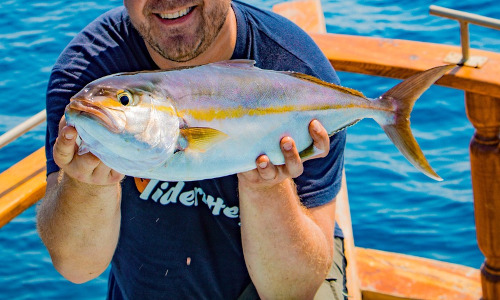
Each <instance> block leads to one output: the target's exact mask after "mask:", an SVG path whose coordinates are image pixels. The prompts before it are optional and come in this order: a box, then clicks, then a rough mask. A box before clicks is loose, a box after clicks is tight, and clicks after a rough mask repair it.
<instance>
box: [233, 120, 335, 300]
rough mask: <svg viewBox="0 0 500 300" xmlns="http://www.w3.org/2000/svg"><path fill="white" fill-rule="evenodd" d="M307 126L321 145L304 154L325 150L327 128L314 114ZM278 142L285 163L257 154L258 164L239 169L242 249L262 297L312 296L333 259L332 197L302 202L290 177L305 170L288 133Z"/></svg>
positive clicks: (328, 147) (333, 213)
mask: <svg viewBox="0 0 500 300" xmlns="http://www.w3.org/2000/svg"><path fill="white" fill-rule="evenodd" d="M309 132H310V135H311V137H312V138H313V141H314V146H315V147H316V148H318V149H319V150H321V151H323V152H322V153H321V154H319V155H316V156H313V157H310V158H309V159H312V158H316V157H324V156H326V155H327V154H328V152H329V150H330V139H329V138H328V133H327V132H326V130H325V129H324V128H323V126H322V125H321V124H320V123H319V122H318V121H317V120H313V121H312V122H311V123H310V124H309ZM280 145H281V149H282V152H283V155H284V156H285V164H284V165H280V166H275V165H273V164H271V163H270V161H269V158H268V157H267V156H265V155H261V156H260V157H258V158H257V160H256V163H257V169H255V170H252V171H248V172H245V173H240V174H238V192H239V197H240V219H241V238H242V246H243V253H244V256H245V262H246V264H247V267H248V271H249V274H250V277H251V278H252V282H253V283H254V284H255V287H256V288H257V291H258V293H259V295H260V297H261V298H263V299H265V298H267V299H277V298H280V299H312V298H313V297H314V295H315V293H316V291H317V290H318V288H319V286H320V285H321V282H322V281H323V280H324V279H325V276H326V274H327V272H328V270H329V268H330V266H331V263H332V259H333V231H334V227H335V222H334V216H335V201H331V202H330V203H327V204H324V205H321V206H317V207H314V208H306V207H304V206H302V204H301V202H300V199H299V197H298V195H297V190H296V187H295V185H294V184H293V181H292V178H295V177H297V176H300V175H301V174H302V172H303V170H304V167H303V165H302V161H301V159H300V156H299V152H298V150H297V148H296V147H295V143H294V141H293V139H292V138H290V137H284V138H283V139H282V140H281V142H280ZM285 275H286V276H285Z"/></svg>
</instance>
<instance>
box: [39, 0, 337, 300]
mask: <svg viewBox="0 0 500 300" xmlns="http://www.w3.org/2000/svg"><path fill="white" fill-rule="evenodd" d="M232 6H233V9H234V11H235V14H236V20H237V26H238V28H237V42H236V48H235V50H234V53H233V57H232V58H233V59H253V60H255V61H256V65H257V66H258V67H260V68H264V69H274V70H292V71H296V72H302V73H305V74H309V75H313V76H316V77H318V78H321V79H323V80H325V81H329V82H333V83H338V77H337V75H336V73H335V71H334V70H333V68H332V67H331V65H330V63H329V61H328V60H327V59H326V58H325V57H324V55H323V54H322V52H321V51H320V50H319V49H318V47H317V46H316V45H315V44H314V42H313V41H312V40H311V39H310V37H309V36H308V35H307V34H305V33H304V32H303V31H302V30H300V29H299V28H297V27H296V26H295V25H293V24H292V23H291V22H289V21H288V20H286V19H284V18H282V17H280V16H277V15H275V14H273V13H271V12H268V11H263V10H260V9H257V8H254V7H252V6H249V5H247V4H244V3H241V2H237V1H233V3H232ZM154 69H158V66H157V65H156V64H155V63H154V61H153V60H152V59H151V57H150V55H149V54H148V51H147V49H146V46H145V44H144V41H143V40H142V38H141V37H140V35H139V34H138V32H137V31H136V30H135V29H134V28H133V26H132V25H131V22H130V19H129V16H128V14H127V12H126V10H125V9H124V8H123V7H119V8H116V9H113V10H111V11H109V12H107V13H105V14H104V15H102V16H100V17H99V18H98V19H96V20H95V21H94V22H92V23H91V24H89V25H88V26H87V27H86V28H85V29H84V30H83V31H82V32H80V33H79V34H78V35H77V36H76V37H75V38H74V39H73V41H71V43H70V44H69V45H68V46H67V47H66V49H65V50H64V51H63V53H62V54H61V56H60V57H59V59H58V61H57V62H56V64H55V66H54V68H53V71H52V74H51V77H50V81H49V86H48V91H47V114H48V121H47V140H46V145H47V146H46V154H47V173H48V174H50V173H52V172H55V171H58V170H59V168H58V167H57V165H56V164H55V163H54V160H53V157H52V148H53V145H54V142H55V139H56V137H57V132H58V123H59V120H60V118H61V116H62V115H63V112H64V108H65V106H66V105H67V103H68V102H69V99H70V98H71V96H73V95H74V94H75V93H77V92H78V91H79V90H80V89H82V88H83V87H84V86H85V85H86V84H87V83H89V82H91V81H92V80H94V79H97V78H100V77H103V76H105V75H109V74H113V73H118V72H127V71H140V70H154ZM330 141H331V150H330V153H329V155H328V156H327V157H326V158H322V159H314V160H310V161H307V162H306V163H305V164H304V167H305V168H304V173H303V174H302V175H301V176H300V177H298V178H296V179H295V182H296V184H297V190H298V194H299V196H300V199H301V201H302V203H303V205H305V206H306V207H316V206H320V205H323V204H326V203H328V202H330V201H331V200H332V199H333V198H334V197H335V196H336V195H337V193H338V191H339V189H340V184H341V179H342V168H343V150H344V146H345V132H343V131H342V132H339V133H337V134H336V135H334V136H333V137H332V138H330ZM237 191H238V182H237V177H236V175H230V176H226V177H222V178H217V179H209V180H203V181H195V182H159V181H156V180H151V181H149V180H142V179H138V178H132V177H125V179H124V180H123V182H122V201H121V213H122V216H121V228H120V238H119V241H118V245H117V248H116V251H115V254H114V257H113V260H112V269H111V273H110V280H109V295H108V297H109V298H110V299H122V298H125V299H163V298H167V299H235V298H237V297H238V296H239V295H240V294H241V292H242V291H243V289H244V288H245V287H246V286H247V285H248V284H249V283H250V277H249V274H248V271H247V268H246V265H245V261H244V257H243V251H242V245H241V233H240V220H239V200H238V195H237ZM333 217H334V216H332V218H333ZM335 234H336V236H341V234H342V233H341V231H340V230H339V229H338V227H336V230H335Z"/></svg>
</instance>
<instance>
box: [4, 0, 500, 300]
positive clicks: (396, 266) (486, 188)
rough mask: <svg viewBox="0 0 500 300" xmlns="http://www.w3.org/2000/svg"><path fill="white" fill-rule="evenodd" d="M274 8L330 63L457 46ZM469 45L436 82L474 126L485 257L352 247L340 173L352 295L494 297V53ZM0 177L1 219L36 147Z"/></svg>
mask: <svg viewBox="0 0 500 300" xmlns="http://www.w3.org/2000/svg"><path fill="white" fill-rule="evenodd" d="M274 10H275V11H277V12H278V13H281V14H283V15H285V16H286V17H288V18H290V19H292V20H293V21H295V22H296V23H298V24H299V26H302V27H303V28H304V29H305V30H306V31H308V32H309V33H310V35H311V36H312V38H313V39H314V40H315V42H316V43H317V44H318V45H319V47H320V48H321V49H322V51H323V52H324V54H325V55H326V56H327V58H328V59H329V60H330V62H331V63H332V65H333V66H334V67H335V69H336V70H338V71H346V72H354V73H360V74H367V75H376V76H385V77H392V78H400V79H403V78H407V77H409V76H411V75H413V74H415V73H417V72H419V71H423V70H425V69H428V68H431V67H434V66H437V65H442V64H444V59H445V58H446V56H447V55H448V53H450V52H457V51H460V47H456V46H450V45H440V44H431V43H423V42H415V41H406V40H394V39H383V38H372V37H362V36H349V35H339V34H326V33H325V25H324V24H325V23H324V19H323V15H322V10H321V6H320V4H319V0H305V1H302V2H287V3H281V4H279V5H276V6H275V7H274ZM319 13H320V14H319ZM311 16H312V17H311ZM469 53H470V55H472V56H481V57H487V62H486V63H484V64H483V65H481V66H480V68H472V67H462V68H460V69H458V70H455V71H453V72H452V73H451V74H447V75H445V76H444V77H443V78H441V79H440V80H439V81H438V82H437V84H439V85H443V86H447V87H452V88H456V89H461V90H464V91H465V101H466V110H467V116H468V118H469V120H470V121H471V123H472V124H473V126H474V128H475V133H474V136H473V137H472V140H471V144H470V160H471V175H472V184H473V193H474V209H475V219H476V230H477V239H478V245H479V248H480V250H481V251H482V253H483V254H484V256H485V257H486V260H485V262H484V264H483V266H482V268H481V272H480V273H481V275H479V271H478V270H476V269H473V268H468V267H464V266H459V265H453V264H447V263H442V262H437V261H432V260H428V259H421V258H416V257H410V256H406V255H401V254H396V253H387V252H382V251H377V250H371V249H362V248H354V241H353V239H352V228H351V225H350V215H349V204H348V201H347V187H346V185H345V180H344V185H343V188H342V189H341V194H340V195H339V197H338V198H340V201H339V200H337V201H339V203H338V209H337V210H338V211H339V213H338V214H337V220H339V223H341V224H343V228H344V231H345V233H347V236H349V238H350V239H351V240H350V241H351V242H350V243H351V244H352V245H350V246H349V245H348V246H346V251H349V253H347V254H346V255H347V256H348V260H349V266H348V277H349V285H350V287H349V288H350V290H349V294H350V296H352V299H361V298H363V299H479V298H481V295H482V298H483V299H500V180H499V179H498V178H500V67H499V66H500V64H499V63H500V54H499V53H494V52H489V51H483V50H478V49H470V50H469ZM0 182H2V185H1V186H0V227H1V226H3V225H5V224H6V223H8V222H9V221H10V220H11V219H13V218H14V217H15V216H17V215H18V214H20V213H21V212H22V211H24V210H25V209H26V208H28V207H29V206H31V205H32V204H34V203H35V202H36V201H38V200H39V199H41V198H42V197H43V194H44V192H45V185H46V183H45V156H44V149H43V148H41V149H39V150H37V151H35V152H34V153H33V154H31V155H29V156H28V157H26V158H25V159H23V160H22V161H20V162H19V163H17V164H15V165H14V166H12V167H10V168H9V169H8V170H6V171H4V172H3V173H1V174H0ZM347 247H348V248H349V249H350V250H348V249H347ZM356 266H357V267H356ZM479 276H480V277H479ZM481 286H482V293H481Z"/></svg>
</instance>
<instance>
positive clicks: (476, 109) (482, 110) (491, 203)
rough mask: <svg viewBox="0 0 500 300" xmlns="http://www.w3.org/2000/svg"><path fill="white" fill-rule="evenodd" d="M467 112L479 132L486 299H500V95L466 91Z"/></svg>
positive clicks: (476, 148) (473, 149)
mask: <svg viewBox="0 0 500 300" xmlns="http://www.w3.org/2000/svg"><path fill="white" fill-rule="evenodd" d="M465 102H466V108H467V116H468V118H469V120H470V121H471V123H472V124H473V125H474V128H475V129H476V132H475V133H474V136H473V137H472V141H471V143H470V162H471V175H472V190H473V192H474V213H475V219H476V233H477V242H478V246H479V249H480V250H481V252H482V253H483V254H484V256H485V257H486V259H485V261H484V263H483V266H482V267H481V284H482V288H483V299H485V300H486V299H488V300H493V299H500V178H499V177H498V174H500V98H495V97H490V96H486V95H480V94H476V93H471V92H466V94H465Z"/></svg>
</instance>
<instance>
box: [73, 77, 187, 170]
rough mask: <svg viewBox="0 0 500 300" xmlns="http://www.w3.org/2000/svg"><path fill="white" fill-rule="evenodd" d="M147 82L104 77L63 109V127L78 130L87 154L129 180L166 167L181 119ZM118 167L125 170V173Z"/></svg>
mask: <svg viewBox="0 0 500 300" xmlns="http://www.w3.org/2000/svg"><path fill="white" fill-rule="evenodd" d="M138 82H141V83H142V84H137V83H138ZM144 82H146V83H144ZM147 82H148V81H145V80H141V78H137V76H136V77H134V76H124V75H111V76H107V77H103V78H101V79H98V80H96V81H94V82H91V83H89V84H88V85H87V86H85V87H84V88H83V89H82V90H81V91H80V92H78V93H77V94H75V95H74V96H73V97H72V98H71V100H70V103H69V104H68V105H67V106H66V111H65V115H66V122H67V124H68V125H71V126H74V127H75V128H76V130H77V132H78V134H79V136H80V138H81V139H82V141H83V145H84V147H85V148H86V149H85V150H88V151H90V152H92V153H93V154H94V155H96V156H97V157H99V158H100V159H101V160H102V161H103V162H104V163H105V164H107V165H108V166H110V167H112V168H114V169H116V170H117V171H120V172H122V173H125V174H127V175H130V174H133V173H131V172H130V171H129V170H131V169H134V170H135V169H137V168H140V169H151V168H153V167H155V166H158V165H159V164H162V163H164V162H165V161H166V159H168V157H169V156H170V155H171V154H172V153H173V152H174V151H175V149H176V146H177V139H178V135H179V117H178V116H177V113H176V110H175V108H174V106H173V103H172V101H169V99H168V97H167V96H165V95H164V92H162V91H161V89H160V90H157V89H156V88H155V85H154V84H153V83H147ZM80 150H82V149H80ZM85 150H84V151H83V152H85ZM118 164H121V165H124V164H125V165H128V166H127V167H126V169H127V170H126V172H124V171H123V170H122V169H120V168H117V167H116V165H118Z"/></svg>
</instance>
